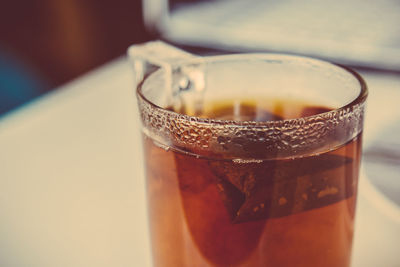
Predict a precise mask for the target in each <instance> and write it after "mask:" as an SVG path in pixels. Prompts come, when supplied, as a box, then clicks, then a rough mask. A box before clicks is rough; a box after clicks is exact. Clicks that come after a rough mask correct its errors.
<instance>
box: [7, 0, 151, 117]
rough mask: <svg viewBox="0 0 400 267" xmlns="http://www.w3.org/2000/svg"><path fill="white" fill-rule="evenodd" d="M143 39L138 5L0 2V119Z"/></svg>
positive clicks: (130, 0) (123, 1)
mask: <svg viewBox="0 0 400 267" xmlns="http://www.w3.org/2000/svg"><path fill="white" fill-rule="evenodd" d="M149 38H150V37H149V34H148V33H147V32H146V31H145V28H144V24H143V16H142V3H141V1H140V0H113V1H111V0H103V1H95V0H85V1H79V0H29V1H25V0H15V1H8V0H2V1H1V8H0V114H1V113H4V112H6V111H8V110H10V109H12V108H15V107H17V106H18V105H21V104H22V103H25V102H26V101H29V100H30V99H32V98H34V97H36V96H39V95H41V94H43V93H46V92H48V91H50V90H52V89H54V88H56V87H57V86H59V85H61V84H64V83H66V82H67V81H69V80H71V79H73V78H75V77H77V76H79V75H82V74H84V73H86V72H88V71H89V70H91V69H93V68H95V67H97V66H99V65H102V64H104V63H106V62H108V61H110V60H112V59H114V58H116V57H119V56H122V55H123V54H124V53H125V52H126V49H127V47H128V46H129V45H130V44H132V43H138V42H144V41H146V40H148V39H149Z"/></svg>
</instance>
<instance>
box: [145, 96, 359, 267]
mask: <svg viewBox="0 0 400 267" xmlns="http://www.w3.org/2000/svg"><path fill="white" fill-rule="evenodd" d="M171 109H172V110H173V108H170V110H171ZM330 110H331V109H329V108H325V107H320V106H319V105H313V104H310V103H303V102H297V101H291V100H290V101H289V100H274V101H271V100H268V101H267V100H266V101H261V100H257V101H255V100H253V101H251V100H246V101H245V100H242V101H237V100H235V101H224V102H217V103H211V104H208V105H207V106H205V107H204V108H203V109H202V110H201V112H200V113H198V114H196V116H197V117H200V118H211V119H216V120H227V121H235V122H237V121H243V122H246V121H253V122H264V121H282V120H285V119H295V118H303V117H309V116H313V115H316V116H315V120H316V121H318V119H319V117H318V114H322V113H325V112H328V111H330ZM179 112H182V110H180V111H179ZM168 123H174V122H168ZM288 123H290V122H288ZM244 125H245V124H244ZM315 125H318V124H315ZM221 127H223V125H222V126H221ZM301 127H306V126H302V125H301ZM321 127H322V128H321V131H318V132H321V133H323V134H321V136H320V137H319V136H317V137H316V138H317V139H318V138H323V139H324V140H323V141H324V143H325V144H326V145H325V146H324V148H323V149H321V146H318V148H317V146H313V144H314V142H310V143H309V144H305V145H304V144H302V146H300V145H299V146H292V147H291V148H290V150H288V149H285V150H284V149H280V147H281V146H279V145H276V144H273V145H271V144H270V143H271V142H275V141H274V140H279V142H283V143H282V147H284V145H285V143H284V142H285V136H281V135H280V136H278V137H276V138H275V137H274V136H273V134H274V133H270V132H266V131H264V130H260V131H248V132H238V134H237V135H232V136H224V137H218V140H217V141H218V149H214V147H213V146H209V147H206V148H204V149H202V150H201V151H199V150H198V149H197V148H195V147H193V148H191V147H190V146H185V147H183V146H181V145H180V144H179V143H174V142H173V141H171V142H170V143H163V142H162V141H159V140H155V139H154V138H152V137H151V136H148V135H147V134H146V133H144V134H143V139H144V151H145V164H146V176H147V197H148V205H149V221H150V232H151V244H152V253H153V262H154V265H155V266H166V267H168V266H171V267H177V266H252V267H254V266H266V267H269V266H271V267H277V266H279V267H286V266H287V267H293V266H298V267H300V266H304V267H314V266H315V267H320V266H324V267H339V266H340V267H345V266H349V264H350V256H351V247H352V238H353V226H354V213H355V203H356V193H357V180H358V170H359V163H360V151H361V134H358V135H357V136H356V137H355V138H353V139H352V140H350V141H348V142H347V143H345V144H343V143H342V142H341V140H342V138H341V134H344V133H342V132H341V131H340V130H338V129H336V128H333V127H329V126H327V125H325V124H323V125H322V126H321ZM324 127H326V129H325V128H324ZM253 128H254V127H253ZM169 129H171V134H176V135H178V134H179V135H185V134H186V135H188V136H189V137H188V138H191V137H193V138H199V139H202V138H203V137H204V136H200V137H196V136H195V135H194V134H193V133H191V132H190V130H189V131H188V132H174V129H175V128H174V127H172V126H171V127H170V128H169ZM191 134H192V136H191ZM287 134H288V136H287V138H291V139H290V140H293V138H294V137H293V136H290V134H293V135H295V134H297V132H295V131H293V132H290V131H289V132H287ZM274 138H275V139H274ZM250 139H251V140H256V142H247V140H250ZM313 140H316V139H313ZM306 141H307V140H306ZM276 142H278V141H276ZM240 144H245V145H243V146H241V148H243V147H245V149H241V150H235V147H237V146H238V145H240ZM225 145H226V146H225ZM299 147H303V148H302V149H300V148H299ZM304 147H308V148H307V149H304ZM269 148H270V149H269ZM282 151H283V152H282Z"/></svg>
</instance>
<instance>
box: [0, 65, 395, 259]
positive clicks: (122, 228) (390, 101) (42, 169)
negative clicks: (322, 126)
mask: <svg viewBox="0 0 400 267" xmlns="http://www.w3.org/2000/svg"><path fill="white" fill-rule="evenodd" d="M131 73H132V70H131V68H130V66H129V64H128V63H127V61H126V60H125V59H118V60H116V61H114V62H111V63H109V64H107V65H105V66H104V67H102V68H99V69H98V70H95V71H93V72H91V73H89V74H87V75H85V76H83V77H81V78H79V79H77V80H75V81H72V82H71V83H69V84H67V85H65V86H62V87H60V88H58V89H57V90H56V91H54V92H52V93H50V94H48V95H45V96H44V97H42V98H40V99H39V100H36V101H34V102H33V103H31V104H29V105H26V106H24V107H23V108H20V109H19V110H17V111H15V112H12V113H10V114H8V115H6V116H4V117H2V118H1V119H0V217H1V220H0V236H1V238H0V266H7V267H20V266H21V267H22V266H23V267H25V266H27V267H28V266H29V267H39V266H40V267H47V266H52V267H53V266H55V267H81V266H82V267H88V266H97V267H101V266H113V267H119V266H121V267H122V266H127V267H128V266H139V267H141V266H143V267H146V266H150V253H149V240H148V237H147V232H148V229H147V223H146V210H145V195H144V178H143V167H142V150H141V144H140V136H139V126H138V125H139V122H138V115H137V107H136V100H135V98H134V96H133V88H132V80H131ZM364 76H365V78H366V80H367V83H368V84H369V87H370V97H369V104H368V114H367V121H366V129H365V145H366V146H368V144H369V142H370V140H373V139H374V138H376V136H379V132H380V131H381V130H382V129H383V128H385V127H386V126H387V125H390V124H391V123H396V121H397V122H398V121H400V111H397V109H399V104H398V101H399V100H400V76H396V75H390V74H372V73H364ZM393 114H395V115H393ZM381 118H386V119H385V120H382V119H381ZM399 242H400V211H399V207H398V206H396V205H395V204H393V203H391V202H390V201H389V200H388V199H386V198H385V197H384V196H383V195H382V194H381V193H380V192H379V191H376V190H375V189H374V187H372V186H371V184H370V183H369V182H368V179H366V178H365V175H362V178H361V183H360V194H359V199H358V210H357V221H356V236H355V244H354V256H353V266H354V267H369V266H371V267H376V266H385V267H398V266H400V253H399V252H400V250H399V249H398V247H399V246H398V244H399Z"/></svg>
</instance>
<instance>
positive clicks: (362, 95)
mask: <svg viewBox="0 0 400 267" xmlns="http://www.w3.org/2000/svg"><path fill="white" fill-rule="evenodd" d="M283 59H286V60H292V61H293V60H297V61H302V62H303V63H304V62H309V63H312V64H313V65H319V66H322V67H325V68H326V67H330V68H332V69H336V70H344V71H345V72H346V73H347V74H349V75H350V76H351V77H353V78H355V79H356V80H357V82H358V84H359V86H360V88H359V89H360V92H359V94H358V95H357V97H355V98H354V99H353V100H352V101H350V102H349V103H347V104H345V105H342V106H340V107H338V108H334V109H332V110H329V111H326V112H322V113H318V114H315V115H311V116H303V117H299V118H289V119H282V120H269V121H252V120H243V121H239V120H226V119H213V118H202V117H198V116H192V115H187V114H182V113H179V112H175V111H172V110H168V109H166V108H163V107H160V106H159V105H156V104H155V103H153V102H152V101H150V100H149V99H148V98H147V97H146V96H145V95H144V94H143V92H142V88H143V84H144V82H145V81H146V80H147V79H148V77H147V78H145V79H144V80H143V81H142V82H141V83H140V84H138V85H137V88H136V95H137V96H138V97H139V98H140V99H141V100H142V101H144V102H145V103H147V104H148V105H150V106H151V107H152V108H154V109H156V110H158V111H160V112H162V113H165V114H172V115H174V116H179V118H180V119H184V120H187V121H196V122H197V123H201V124H205V125H210V126H213V125H216V126H217V125H225V126H226V125H229V126H231V127H243V126H251V127H256V128H270V127H276V126H277V125H279V124H282V123H292V122H297V121H299V120H306V121H308V120H313V119H314V118H318V117H321V116H322V117H329V116H331V115H332V116H333V115H334V114H337V113H341V112H345V113H346V111H348V110H349V109H352V108H353V107H356V106H360V105H362V104H363V103H364V102H365V100H366V99H367V96H368V87H367V84H366V82H365V81H364V79H363V78H362V77H361V75H360V74H358V73H357V72H356V71H355V70H353V69H351V68H350V67H347V66H343V65H341V64H336V63H332V62H329V61H325V60H321V59H316V58H313V57H308V56H301V55H291V54H284V53H240V54H224V55H213V56H204V57H200V56H199V57H193V58H189V59H185V60H184V61H183V62H179V64H178V65H182V66H185V65H190V64H196V63H197V64H199V63H202V64H204V63H213V62H224V61H225V62H229V61H234V60H241V61H246V60H247V61H249V60H250V61H251V60H257V61H263V62H266V63H268V62H270V63H278V62H277V61H278V60H279V61H281V62H282V63H284V61H282V60H283ZM151 76H152V74H150V75H149V77H151Z"/></svg>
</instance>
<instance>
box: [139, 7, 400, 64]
mask: <svg viewBox="0 0 400 267" xmlns="http://www.w3.org/2000/svg"><path fill="white" fill-rule="evenodd" d="M142 2H143V9H144V18H145V21H146V25H147V27H148V28H149V29H152V30H153V29H157V30H158V31H159V33H160V34H161V36H162V37H163V38H164V39H166V40H169V41H172V42H175V43H178V44H183V45H191V46H204V47H209V48H216V49H227V50H230V51H255V50H258V51H280V52H290V53H299V54H305V55H310V56H316V57H322V58H325V59H330V60H333V61H336V62H339V63H343V64H350V65H356V66H365V67H372V68H382V69H395V70H400V35H399V32H400V16H399V14H400V2H399V1H396V0H382V1H375V0H366V1H365V0H364V1H363V0H338V1H331V0H330V1H318V0H308V1H298V0H284V1H282V0H246V1H243V0H213V1H212V0H206V1H205V0H203V1H202V0H197V1H193V0H192V1H190V0H187V1H179V4H175V5H172V4H171V2H173V1H172V0H143V1H142ZM155 14H157V15H155Z"/></svg>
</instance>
